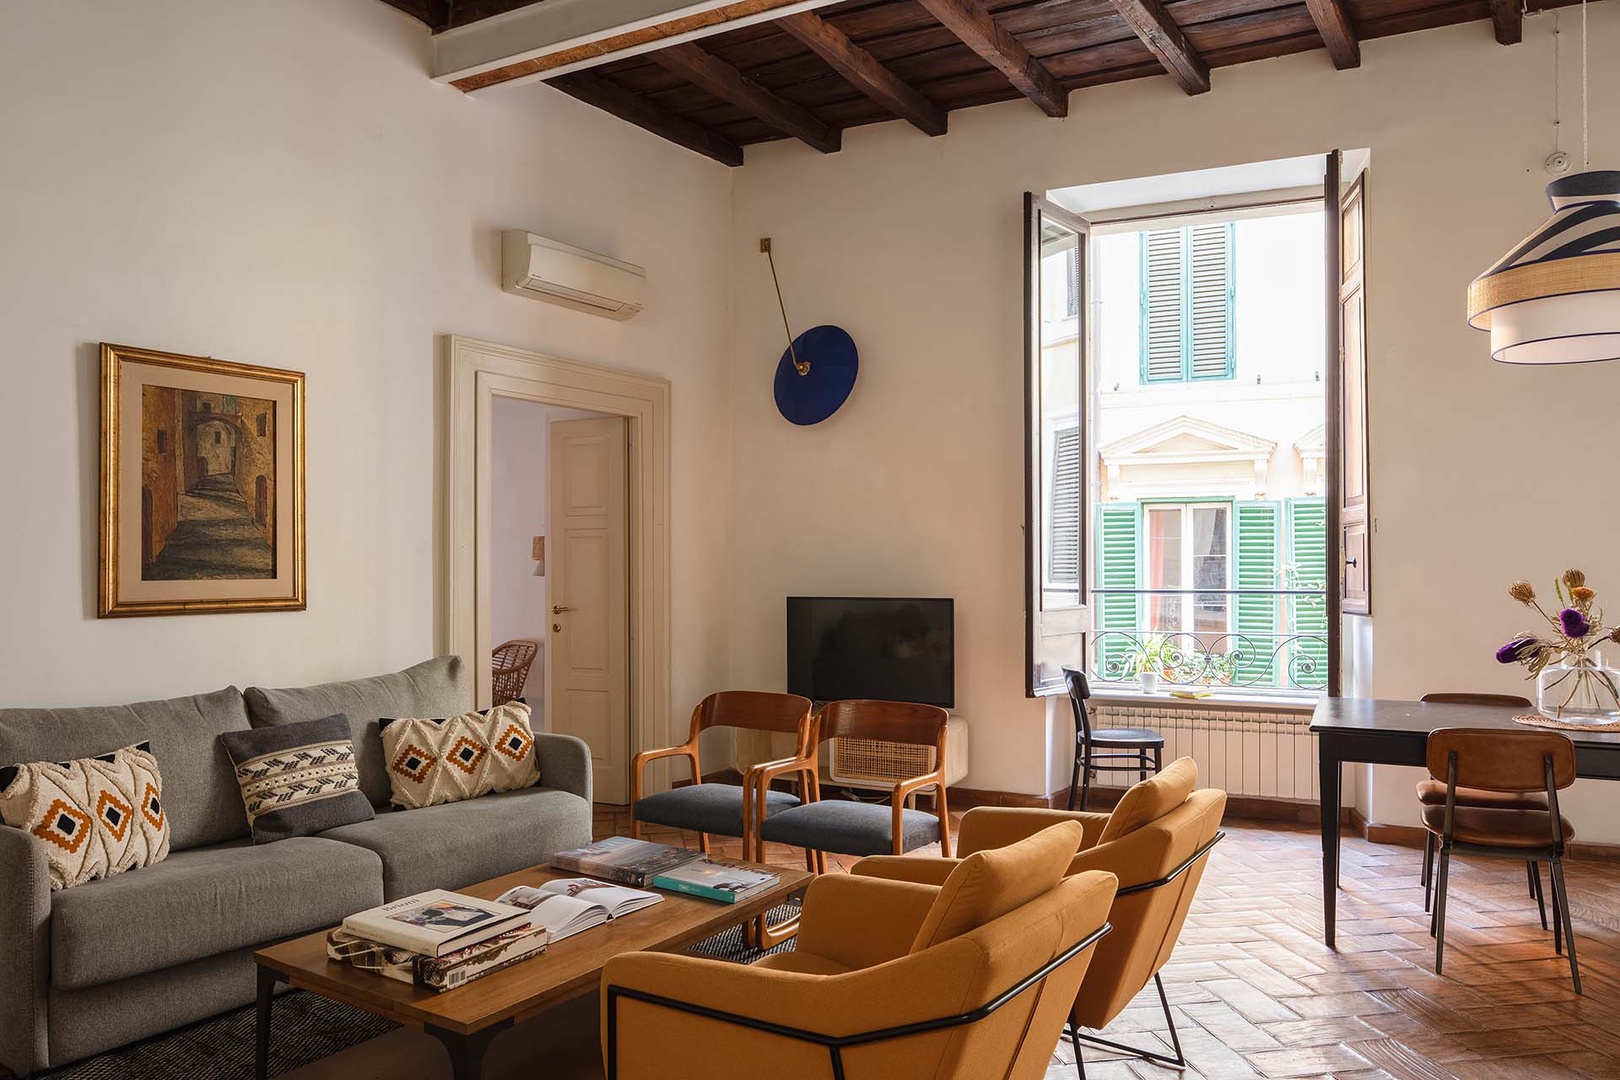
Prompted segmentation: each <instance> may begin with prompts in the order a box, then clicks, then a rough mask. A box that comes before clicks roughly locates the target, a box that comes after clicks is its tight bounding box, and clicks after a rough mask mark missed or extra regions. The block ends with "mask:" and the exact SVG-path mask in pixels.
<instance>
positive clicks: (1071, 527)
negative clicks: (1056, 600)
mask: <svg viewBox="0 0 1620 1080" xmlns="http://www.w3.org/2000/svg"><path fill="white" fill-rule="evenodd" d="M1055 442H1056V445H1055V446H1053V448H1052V505H1051V506H1050V507H1049V508H1048V512H1049V515H1050V517H1049V520H1048V524H1047V527H1048V528H1049V529H1050V530H1051V533H1050V537H1051V538H1050V540H1049V542H1048V543H1049V547H1048V548H1047V553H1046V562H1047V566H1046V579H1047V580H1048V581H1050V582H1053V583H1054V584H1065V585H1070V584H1076V583H1078V582H1079V581H1080V521H1081V518H1080V496H1081V491H1080V429H1079V428H1070V429H1069V430H1068V431H1060V432H1058V435H1057V439H1056V440H1055Z"/></svg>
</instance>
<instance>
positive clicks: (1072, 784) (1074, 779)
mask: <svg viewBox="0 0 1620 1080" xmlns="http://www.w3.org/2000/svg"><path fill="white" fill-rule="evenodd" d="M1079 789H1080V747H1079V746H1076V747H1075V748H1074V772H1073V773H1072V774H1071V775H1070V776H1069V809H1070V810H1073V809H1074V796H1075V794H1076V792H1078V791H1079Z"/></svg>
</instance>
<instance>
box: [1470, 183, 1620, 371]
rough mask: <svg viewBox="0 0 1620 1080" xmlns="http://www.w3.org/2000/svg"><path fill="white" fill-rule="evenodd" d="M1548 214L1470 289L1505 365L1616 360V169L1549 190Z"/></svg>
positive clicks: (1619, 321)
mask: <svg viewBox="0 0 1620 1080" xmlns="http://www.w3.org/2000/svg"><path fill="white" fill-rule="evenodd" d="M1547 198H1548V199H1549V200H1551V202H1552V206H1553V214H1552V217H1550V218H1548V219H1547V220H1546V221H1545V222H1544V223H1543V224H1542V225H1541V227H1540V228H1538V229H1537V230H1536V231H1535V232H1533V233H1531V234H1530V235H1529V236H1528V237H1526V238H1525V240H1524V241H1523V242H1522V243H1521V244H1519V245H1518V246H1517V247H1515V248H1514V249H1513V250H1512V251H1510V252H1509V253H1508V254H1507V255H1506V256H1504V257H1503V258H1502V259H1501V260H1500V261H1499V262H1497V263H1496V265H1495V266H1492V267H1491V268H1490V269H1489V270H1487V271H1485V273H1484V274H1483V275H1482V276H1480V277H1479V278H1477V279H1476V280H1475V281H1474V283H1473V284H1472V285H1470V286H1469V287H1468V322H1469V324H1470V325H1471V326H1473V327H1474V328H1475V329H1476V330H1489V331H1490V333H1491V356H1492V357H1494V358H1495V359H1497V360H1499V361H1501V362H1502V363H1504V364H1584V363H1592V362H1594V361H1598V360H1620V171H1614V170H1601V171H1593V172H1583V173H1576V174H1575V175H1573V176H1565V177H1560V178H1559V179H1557V180H1554V181H1553V182H1552V183H1550V184H1548V185H1547Z"/></svg>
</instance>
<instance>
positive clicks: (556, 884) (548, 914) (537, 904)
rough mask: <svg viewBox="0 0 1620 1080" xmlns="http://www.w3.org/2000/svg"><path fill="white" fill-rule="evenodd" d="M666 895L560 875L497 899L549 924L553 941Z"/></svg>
mask: <svg viewBox="0 0 1620 1080" xmlns="http://www.w3.org/2000/svg"><path fill="white" fill-rule="evenodd" d="M663 899H664V898H663V897H662V896H660V895H658V894H657V893H650V892H643V891H642V890H641V889H632V888H630V887H628V886H626V885H609V884H608V883H606V882H604V881H594V880H592V879H591V878H558V879H556V880H555V881H548V882H546V883H545V884H543V885H538V886H536V885H517V886H514V887H513V888H510V889H507V890H506V891H505V892H503V893H502V894H501V895H500V896H498V897H496V902H497V903H500V904H509V905H511V906H512V907H518V908H525V909H527V910H528V911H529V918H530V921H531V922H532V923H533V925H535V926H543V927H545V929H546V932H547V933H548V934H549V935H550V938H551V940H552V941H561V940H562V939H563V938H565V937H571V936H573V935H574V934H577V933H579V932H580V931H581V930H589V929H590V928H591V927H593V926H600V925H602V924H603V923H605V922H607V921H608V920H609V919H617V918H619V917H620V916H621V915H628V914H630V913H631V912H632V911H640V910H641V909H642V908H645V907H651V906H652V905H653V904H657V903H661V902H662V901H663Z"/></svg>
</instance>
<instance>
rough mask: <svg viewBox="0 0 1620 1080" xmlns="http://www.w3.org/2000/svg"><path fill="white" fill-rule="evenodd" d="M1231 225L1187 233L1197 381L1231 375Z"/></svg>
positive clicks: (1190, 344)
mask: <svg viewBox="0 0 1620 1080" xmlns="http://www.w3.org/2000/svg"><path fill="white" fill-rule="evenodd" d="M1232 233H1233V226H1232V225H1231V224H1229V223H1228V224H1221V225H1194V226H1191V227H1190V228H1188V230H1187V246H1188V249H1189V251H1188V259H1187V262H1188V267H1187V316H1186V318H1187V351H1188V353H1189V361H1188V367H1189V368H1190V374H1191V377H1192V378H1194V379H1225V378H1229V377H1231V375H1232V359H1233V355H1232V330H1233V319H1232Z"/></svg>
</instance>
